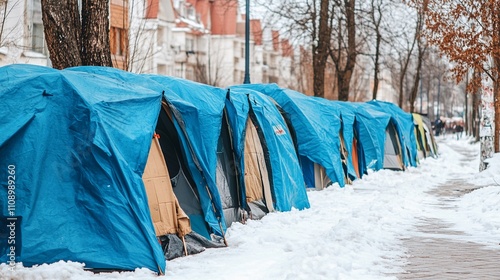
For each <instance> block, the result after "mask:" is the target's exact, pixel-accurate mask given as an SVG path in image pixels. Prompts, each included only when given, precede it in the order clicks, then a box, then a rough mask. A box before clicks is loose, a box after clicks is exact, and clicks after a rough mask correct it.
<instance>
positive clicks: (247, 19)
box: [243, 0, 250, 84]
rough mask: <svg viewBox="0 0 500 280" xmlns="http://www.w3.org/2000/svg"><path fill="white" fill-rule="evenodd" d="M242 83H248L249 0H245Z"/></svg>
mask: <svg viewBox="0 0 500 280" xmlns="http://www.w3.org/2000/svg"><path fill="white" fill-rule="evenodd" d="M243 83H244V84H249V83H250V0H246V16H245V79H244V80H243Z"/></svg>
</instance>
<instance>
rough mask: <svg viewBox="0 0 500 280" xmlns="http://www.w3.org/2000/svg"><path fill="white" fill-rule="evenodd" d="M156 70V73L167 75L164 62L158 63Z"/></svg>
mask: <svg viewBox="0 0 500 280" xmlns="http://www.w3.org/2000/svg"><path fill="white" fill-rule="evenodd" d="M156 72H157V73H156V74H158V75H167V66H166V65H165V64H158V66H157V68H156Z"/></svg>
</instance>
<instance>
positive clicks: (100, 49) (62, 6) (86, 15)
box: [41, 0, 112, 69]
mask: <svg viewBox="0 0 500 280" xmlns="http://www.w3.org/2000/svg"><path fill="white" fill-rule="evenodd" d="M41 3H42V21H43V27H44V32H45V40H46V41H47V48H48V50H49V53H50V60H51V61H52V67H54V68H57V69H63V68H67V67H72V66H79V65H100V66H112V64H111V52H110V48H109V7H108V1H102V0H83V2H82V16H81V20H82V21H81V22H80V13H79V11H78V0H67V1H63V0H42V2H41Z"/></svg>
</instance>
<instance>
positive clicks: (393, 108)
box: [368, 100, 417, 166]
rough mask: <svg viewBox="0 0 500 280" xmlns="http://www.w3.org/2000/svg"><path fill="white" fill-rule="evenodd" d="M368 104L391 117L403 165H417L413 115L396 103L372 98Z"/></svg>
mask: <svg viewBox="0 0 500 280" xmlns="http://www.w3.org/2000/svg"><path fill="white" fill-rule="evenodd" d="M368 104H370V105H373V106H375V107H377V108H379V110H381V111H383V112H387V113H388V114H390V115H391V117H392V118H393V120H394V122H395V124H396V130H397V131H398V135H399V139H400V142H401V148H402V149H403V151H402V154H403V163H404V165H405V166H410V165H411V166H417V138H416V137H415V126H414V124H413V116H412V115H411V114H410V113H406V112H405V111H403V110H402V109H401V108H399V107H398V106H397V105H396V104H394V103H390V102H386V101H380V100H372V101H370V102H368Z"/></svg>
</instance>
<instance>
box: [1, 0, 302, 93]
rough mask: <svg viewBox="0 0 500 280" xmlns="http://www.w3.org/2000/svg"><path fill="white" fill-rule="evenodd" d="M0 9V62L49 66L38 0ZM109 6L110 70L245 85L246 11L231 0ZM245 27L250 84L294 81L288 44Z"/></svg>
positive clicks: (124, 0) (118, 0) (115, 0)
mask: <svg viewBox="0 0 500 280" xmlns="http://www.w3.org/2000/svg"><path fill="white" fill-rule="evenodd" d="M2 5H7V7H6V9H4V8H5V6H2ZM0 8H1V9H0V18H2V19H5V21H4V23H0V24H2V25H1V26H0V28H1V30H2V31H1V32H0V65H5V64H11V63H31V64H38V65H47V66H50V59H49V55H48V51H47V47H46V45H45V39H44V34H43V23H42V13H41V0H18V1H2V0H0ZM109 9H110V11H109V16H110V21H109V22H110V33H109V36H110V49H111V57H112V62H113V66H114V67H116V68H120V69H123V70H126V71H131V72H136V73H154V74H159V75H171V76H177V77H182V78H185V79H190V80H194V81H198V82H202V83H207V84H212V85H216V86H220V87H225V86H229V85H233V84H240V83H242V82H243V80H244V75H245V15H244V14H241V12H240V7H239V6H238V1H237V0H110V2H109ZM5 11H6V12H5ZM250 24H251V25H250V29H251V40H250V79H251V82H252V83H268V82H275V83H279V84H280V85H282V86H292V85H293V81H294V80H295V79H294V78H293V75H294V74H293V71H291V69H292V68H293V64H294V59H293V58H294V55H293V49H292V46H291V45H290V43H289V41H288V40H286V39H281V38H280V34H279V32H278V31H276V30H268V29H263V28H262V24H261V21H260V20H257V19H252V20H251V21H250Z"/></svg>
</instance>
